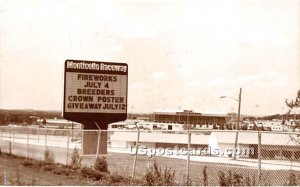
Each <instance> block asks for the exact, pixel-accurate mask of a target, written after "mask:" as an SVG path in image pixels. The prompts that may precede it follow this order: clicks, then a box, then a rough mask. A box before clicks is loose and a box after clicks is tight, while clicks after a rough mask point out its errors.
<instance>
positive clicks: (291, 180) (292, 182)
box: [286, 172, 299, 186]
mask: <svg viewBox="0 0 300 187" xmlns="http://www.w3.org/2000/svg"><path fill="white" fill-rule="evenodd" d="M286 185H287V186H298V185H299V184H298V180H297V176H296V174H295V173H294V172H290V174H289V176H288V181H287V182H286Z"/></svg>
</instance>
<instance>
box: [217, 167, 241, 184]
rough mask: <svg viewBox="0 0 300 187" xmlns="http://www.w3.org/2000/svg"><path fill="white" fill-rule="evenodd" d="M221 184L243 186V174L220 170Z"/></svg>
mask: <svg viewBox="0 0 300 187" xmlns="http://www.w3.org/2000/svg"><path fill="white" fill-rule="evenodd" d="M218 177H219V185H220V186H243V185H245V184H244V177H243V176H242V175H241V174H237V173H235V172H234V173H232V171H231V170H229V171H228V175H227V176H226V174H225V173H224V172H222V171H219V174H218Z"/></svg>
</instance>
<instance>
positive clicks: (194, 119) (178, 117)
mask: <svg viewBox="0 0 300 187" xmlns="http://www.w3.org/2000/svg"><path fill="white" fill-rule="evenodd" d="M154 121H155V122H160V123H181V124H191V125H194V126H195V125H197V124H202V125H204V124H206V125H218V126H224V125H225V124H226V122H227V121H228V115H227V114H203V113H197V112H192V111H188V110H184V111H182V112H154Z"/></svg>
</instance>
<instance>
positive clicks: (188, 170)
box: [186, 129, 192, 186]
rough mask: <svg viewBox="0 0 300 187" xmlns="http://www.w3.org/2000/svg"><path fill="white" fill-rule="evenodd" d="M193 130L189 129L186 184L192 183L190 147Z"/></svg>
mask: <svg viewBox="0 0 300 187" xmlns="http://www.w3.org/2000/svg"><path fill="white" fill-rule="evenodd" d="M191 135H192V134H191V130H190V129H188V144H187V162H186V185H187V186H189V184H190V147H191Z"/></svg>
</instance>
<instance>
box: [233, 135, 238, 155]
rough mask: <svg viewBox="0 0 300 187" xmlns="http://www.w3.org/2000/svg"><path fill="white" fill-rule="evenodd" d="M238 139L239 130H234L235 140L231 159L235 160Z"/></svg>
mask: <svg viewBox="0 0 300 187" xmlns="http://www.w3.org/2000/svg"><path fill="white" fill-rule="evenodd" d="M238 140H239V130H236V134H235V141H234V153H233V160H236V156H237V149H238Z"/></svg>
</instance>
